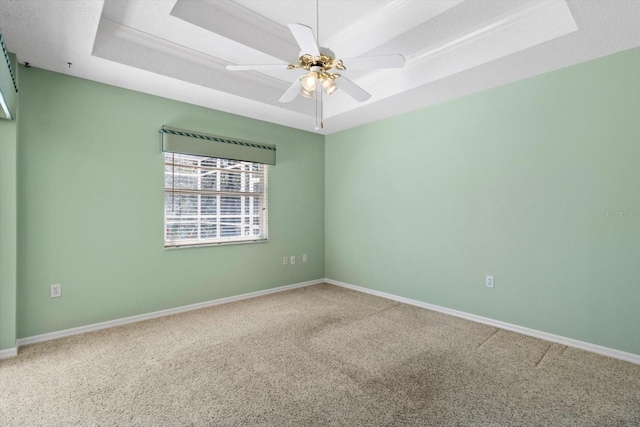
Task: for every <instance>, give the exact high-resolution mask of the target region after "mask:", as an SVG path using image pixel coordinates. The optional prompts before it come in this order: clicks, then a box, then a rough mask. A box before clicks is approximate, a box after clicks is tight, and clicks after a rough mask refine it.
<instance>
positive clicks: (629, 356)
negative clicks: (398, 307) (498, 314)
mask: <svg viewBox="0 0 640 427" xmlns="http://www.w3.org/2000/svg"><path fill="white" fill-rule="evenodd" d="M324 281H325V283H329V284H331V285H336V286H341V287H343V288H347V289H352V290H354V291H359V292H364V293H367V294H371V295H375V296H379V297H382V298H387V299H390V300H393V301H398V302H402V303H405V304H409V305H415V306H417V307H422V308H426V309H428V310H433V311H438V312H440V313H444V314H450V315H452V316H456V317H461V318H463V319H467V320H471V321H474V322H478V323H484V324H485V325H490V326H495V327H496V328H500V329H506V330H509V331H513V332H518V333H521V334H523V335H528V336H531V337H535V338H540V339H543V340H546V341H551V342H554V343H558V344H562V345H566V346H568V347H575V348H579V349H581V350H586V351H590V352H593V353H598V354H602V355H604V356H609V357H613V358H614V359H620V360H625V361H627V362H631V363H637V364H640V355H638V354H633V353H627V352H624V351H620V350H616V349H613V348H609V347H603V346H600V345H596V344H591V343H588V342H584V341H579V340H574V339H573V338H567V337H563V336H560V335H554V334H550V333H548V332H543V331H538V330H536V329H530V328H525V327H524V326H518V325H514V324H511V323H506V322H501V321H499V320H494V319H490V318H488V317H482V316H476V315H475V314H470V313H465V312H464V311H458V310H453V309H450V308H446V307H441V306H439V305H434V304H429V303H426V302H422V301H417V300H414V299H410V298H404V297H400V296H397V295H393V294H388V293H386V292H381V291H376V290H373V289H368V288H363V287H362V286H356V285H351V284H349V283H344V282H339V281H337V280H333V279H324Z"/></svg>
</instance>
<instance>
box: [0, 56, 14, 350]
mask: <svg viewBox="0 0 640 427" xmlns="http://www.w3.org/2000/svg"><path fill="white" fill-rule="evenodd" d="M9 60H10V61H11V65H12V67H13V69H14V70H15V65H16V57H15V55H13V54H9ZM17 78H18V76H17V75H16V79H17ZM4 90H9V91H14V87H13V82H11V86H10V87H9V88H8V89H7V88H5V89H4ZM14 95H15V92H14ZM16 109H17V101H15V100H14V101H13V106H12V114H14V115H15V113H16ZM17 130H18V126H17V118H15V120H13V121H9V120H5V119H0V350H6V349H12V348H14V347H15V346H16V330H17V329H16V292H17V290H16V289H17V265H18V264H17V248H18V240H17V233H16V231H17V209H18V207H17V201H18V198H17V169H16V159H17V138H18V134H17Z"/></svg>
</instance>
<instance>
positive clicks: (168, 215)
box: [164, 152, 267, 247]
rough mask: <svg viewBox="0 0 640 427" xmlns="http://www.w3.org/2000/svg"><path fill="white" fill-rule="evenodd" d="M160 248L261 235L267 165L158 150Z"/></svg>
mask: <svg viewBox="0 0 640 427" xmlns="http://www.w3.org/2000/svg"><path fill="white" fill-rule="evenodd" d="M164 161H165V166H164V171H165V172H164V200H165V208H164V211H165V221H164V223H165V227H164V233H165V237H164V245H165V247H179V246H194V245H211V244H222V243H238V242H256V241H266V240H267V165H264V164H260V163H253V162H243V161H237V160H228V159H221V158H215V157H203V156H196V155H187V154H177V153H168V152H166V153H164Z"/></svg>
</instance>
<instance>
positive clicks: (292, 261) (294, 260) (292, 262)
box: [289, 255, 296, 265]
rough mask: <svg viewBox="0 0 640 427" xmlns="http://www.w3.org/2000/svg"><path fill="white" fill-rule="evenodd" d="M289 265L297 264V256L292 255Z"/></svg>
mask: <svg viewBox="0 0 640 427" xmlns="http://www.w3.org/2000/svg"><path fill="white" fill-rule="evenodd" d="M289 263H290V264H291V265H294V264H295V263H296V256H295V255H291V258H290V259H289Z"/></svg>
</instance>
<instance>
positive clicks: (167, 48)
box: [93, 18, 289, 91]
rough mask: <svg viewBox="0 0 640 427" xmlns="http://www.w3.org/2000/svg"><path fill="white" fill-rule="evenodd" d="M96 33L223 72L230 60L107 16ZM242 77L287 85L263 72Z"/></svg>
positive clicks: (279, 85)
mask: <svg viewBox="0 0 640 427" xmlns="http://www.w3.org/2000/svg"><path fill="white" fill-rule="evenodd" d="M98 33H100V35H101V36H104V37H111V38H114V39H120V40H125V41H128V42H132V43H135V44H137V45H139V46H143V47H146V48H149V49H153V50H154V51H157V52H161V53H163V54H166V55H169V56H172V57H174V58H176V59H180V60H183V61H188V62H192V63H194V64H199V65H203V66H205V67H209V68H211V69H212V70H216V71H219V72H223V73H226V72H227V70H226V66H227V65H229V64H230V62H227V61H224V60H222V59H220V58H216V57H214V56H211V55H207V54H206V53H202V52H200V51H197V50H193V49H190V48H188V47H185V46H181V45H179V44H176V43H173V42H170V41H167V40H164V39H161V38H159V37H156V36H154V35H151V34H148V33H145V32H143V31H139V30H136V29H135V28H131V27H128V26H126V25H123V24H120V23H117V22H114V21H112V20H110V19H107V18H102V19H101V20H100V25H99V26H98ZM96 50H97V49H96V46H95V45H94V49H93V54H94V55H95V56H99V57H100V56H101V55H100V54H99V53H97V52H96ZM244 77H245V78H246V79H247V80H251V81H253V82H255V83H257V84H260V85H263V86H269V87H272V88H274V89H277V90H282V91H284V90H286V89H287V88H288V87H289V85H288V84H287V83H286V82H283V81H282V80H279V79H276V78H274V77H271V76H268V75H266V74H263V73H254V72H249V73H246V75H245V76H244Z"/></svg>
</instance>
